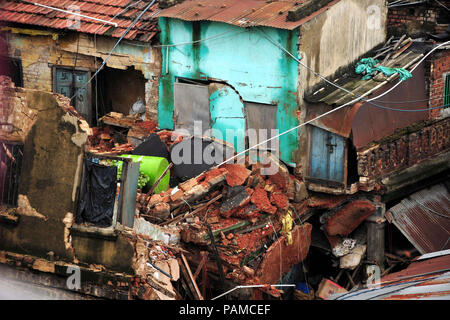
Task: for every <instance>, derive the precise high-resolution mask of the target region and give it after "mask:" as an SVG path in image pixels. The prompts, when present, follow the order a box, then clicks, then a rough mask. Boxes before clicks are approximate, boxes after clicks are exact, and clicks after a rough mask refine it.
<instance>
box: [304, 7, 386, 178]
mask: <svg viewBox="0 0 450 320" xmlns="http://www.w3.org/2000/svg"><path fill="white" fill-rule="evenodd" d="M386 15H387V7H386V3H385V1H384V0H364V1H359V0H344V1H340V2H339V3H337V4H336V5H334V6H332V7H330V8H329V9H328V10H327V11H325V12H324V13H322V14H321V15H319V16H317V17H316V18H314V19H312V20H310V21H309V22H307V23H305V24H304V25H302V26H300V34H299V55H300V56H301V57H302V62H303V63H304V64H305V65H307V66H309V67H311V68H312V69H314V70H315V71H316V72H318V73H320V74H321V75H323V76H325V77H329V76H333V74H335V73H336V72H337V71H338V70H339V68H341V67H346V66H348V65H350V64H352V63H353V62H355V61H356V60H357V59H358V58H359V57H361V56H362V55H363V54H365V53H366V52H367V51H369V50H371V49H372V48H374V47H375V46H377V45H378V44H380V43H382V42H384V41H385V39H386V30H385V23H386ZM298 72H299V77H298V90H297V92H298V95H297V97H298V99H297V102H298V105H299V120H300V122H304V121H305V120H306V116H307V112H306V108H308V104H307V103H306V101H305V100H303V96H304V94H305V92H310V91H312V90H313V88H315V87H317V86H318V84H319V82H320V78H319V77H317V76H315V75H314V74H313V73H312V72H310V71H308V70H307V69H305V68H304V67H302V66H299V69H298ZM309 135H310V134H309V130H308V129H307V128H306V127H305V129H303V130H299V147H298V152H297V154H296V159H297V163H298V167H299V168H300V167H301V168H302V169H303V170H304V171H305V170H308V169H307V168H308V165H309V148H310V143H309V139H310V137H309ZM305 173H306V172H303V174H305Z"/></svg>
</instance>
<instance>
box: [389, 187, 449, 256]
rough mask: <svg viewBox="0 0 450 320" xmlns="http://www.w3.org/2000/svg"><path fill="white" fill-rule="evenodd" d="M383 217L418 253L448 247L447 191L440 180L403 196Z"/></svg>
mask: <svg viewBox="0 0 450 320" xmlns="http://www.w3.org/2000/svg"><path fill="white" fill-rule="evenodd" d="M386 218H387V219H388V221H389V222H390V223H393V224H394V225H395V226H396V227H397V228H398V229H399V230H400V231H401V232H402V233H403V235H404V236H405V237H406V238H407V239H408V240H409V241H410V242H411V243H412V244H413V245H414V247H416V249H417V250H419V252H420V253H422V254H424V253H429V252H434V251H439V250H444V249H450V241H449V238H450V193H449V192H448V190H447V188H446V186H445V184H443V183H441V184H438V185H435V186H433V187H431V188H427V189H422V190H420V191H418V192H416V193H414V194H412V195H411V196H409V197H408V198H405V199H403V200H402V201H401V202H400V203H399V204H397V205H395V206H394V207H392V208H390V209H389V210H388V211H387V212H386Z"/></svg>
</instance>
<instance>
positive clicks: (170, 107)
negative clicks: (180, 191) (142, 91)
mask: <svg viewBox="0 0 450 320" xmlns="http://www.w3.org/2000/svg"><path fill="white" fill-rule="evenodd" d="M159 26H160V29H161V36H160V41H161V44H163V45H164V44H173V43H182V42H189V41H195V40H199V39H206V38H211V37H213V38H211V39H210V40H207V41H204V42H200V43H197V44H187V45H181V46H176V47H170V48H169V50H168V52H167V49H166V48H162V55H163V62H162V75H161V80H160V93H159V105H158V112H159V125H160V127H161V128H167V129H173V128H174V122H173V111H174V93H173V86H174V82H175V81H176V78H177V77H183V78H188V79H194V80H211V81H217V82H220V83H223V84H227V85H229V86H230V87H231V88H233V89H234V90H235V91H236V92H237V93H238V95H239V96H240V97H241V98H242V99H243V101H249V102H256V103H264V104H272V105H276V106H277V127H278V129H279V130H280V131H285V130H287V129H290V128H292V127H294V126H295V125H297V124H298V121H297V118H296V111H297V102H296V94H297V93H296V87H297V76H298V72H297V63H296V62H295V61H294V60H293V59H291V58H288V56H287V55H286V54H284V53H283V52H282V51H281V50H280V49H279V48H278V47H276V46H275V45H273V44H272V43H271V42H269V40H267V39H266V38H264V36H263V34H262V33H261V32H260V31H258V30H257V29H255V28H245V29H244V28H239V27H236V26H233V25H229V24H225V23H214V22H209V21H201V22H194V23H193V22H186V21H182V20H179V19H166V18H160V19H159ZM263 29H264V31H265V32H266V33H267V34H268V35H270V37H272V38H273V39H274V40H275V41H278V42H279V43H280V44H281V45H282V46H284V47H286V48H287V49H288V50H289V51H291V52H294V53H295V52H296V51H297V39H298V34H297V31H296V30H294V31H288V30H281V29H274V28H263ZM214 37H215V38H214ZM166 67H167V68H166ZM216 102H217V100H216ZM241 109H242V106H241ZM211 114H213V112H211ZM240 114H242V112H241V113H240ZM224 117H227V118H232V117H234V115H232V114H225V115H224ZM228 125H229V123H228V124H227V123H224V128H225V126H228ZM242 129H244V130H245V128H242ZM296 136H297V132H296V130H294V131H292V132H290V133H289V134H286V135H284V136H282V137H281V138H280V144H281V145H282V148H281V150H280V151H281V159H282V160H284V161H286V162H290V163H292V162H293V161H292V160H293V159H292V152H293V150H295V149H296V148H297V144H298V142H297V138H296Z"/></svg>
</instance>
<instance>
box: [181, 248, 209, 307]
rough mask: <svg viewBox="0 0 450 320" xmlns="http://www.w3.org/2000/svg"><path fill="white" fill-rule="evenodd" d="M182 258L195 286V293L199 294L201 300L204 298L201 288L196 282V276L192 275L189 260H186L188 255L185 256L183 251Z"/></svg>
mask: <svg viewBox="0 0 450 320" xmlns="http://www.w3.org/2000/svg"><path fill="white" fill-rule="evenodd" d="M181 259H183V263H184V266H185V267H186V270H187V273H188V275H189V279H190V280H191V282H192V285H193V286H194V289H195V293H196V294H197V296H198V299H199V300H204V299H203V296H202V294H201V293H200V290H199V289H198V287H197V283H196V282H195V279H194V276H193V275H192V272H191V268H189V264H188V262H187V260H186V257H185V256H184V254H183V253H182V254H181Z"/></svg>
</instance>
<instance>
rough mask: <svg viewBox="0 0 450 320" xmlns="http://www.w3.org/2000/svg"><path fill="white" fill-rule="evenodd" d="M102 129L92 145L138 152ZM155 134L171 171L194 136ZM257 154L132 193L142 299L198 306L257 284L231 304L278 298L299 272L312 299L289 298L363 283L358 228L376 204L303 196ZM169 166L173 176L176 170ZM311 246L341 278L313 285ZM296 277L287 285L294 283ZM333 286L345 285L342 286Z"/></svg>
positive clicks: (362, 237)
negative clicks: (176, 153)
mask: <svg viewBox="0 0 450 320" xmlns="http://www.w3.org/2000/svg"><path fill="white" fill-rule="evenodd" d="M116 120H117V119H116ZM108 122H109V123H110V124H109V125H108V126H111V122H110V121H106V122H104V123H105V124H106V123H108ZM116 124H117V123H116ZM122 124H123V123H122ZM108 126H106V127H104V128H103V129H101V130H98V131H96V134H94V135H93V137H91V139H92V140H91V141H94V142H95V141H98V139H100V141H103V140H104V141H105V142H100V144H102V143H103V145H107V143H110V144H109V145H108V146H109V148H105V150H108V151H107V152H108V153H109V154H116V155H120V154H123V153H128V152H130V151H132V150H133V149H134V148H135V145H133V144H131V143H130V142H128V141H123V140H120V138H119V139H117V138H113V137H114V134H116V133H117V129H116V131H110V130H111V129H110V128H108ZM135 126H136V125H135V124H134V125H133V126H132V127H131V128H134V127H135ZM141 126H142V125H141ZM144 126H145V125H144ZM131 128H129V131H128V138H130V132H131ZM94 130H95V129H94ZM152 130H153V129H152ZM152 135H153V137H156V139H157V140H158V143H160V145H162V146H163V149H167V155H168V160H169V163H171V159H170V158H171V150H172V149H173V147H174V146H175V145H177V144H179V143H181V142H183V143H186V145H189V144H190V143H191V142H190V141H189V139H191V138H192V137H188V136H183V135H180V134H178V133H176V132H174V131H169V130H160V131H155V132H153V133H152ZM147 136H148V134H147ZM96 139H97V140H96ZM147 139H148V137H147ZM147 139H143V140H145V141H148V140H147ZM202 139H203V138H202ZM111 140H113V141H114V142H112V141H111ZM117 140H119V141H121V142H123V143H122V144H120V143H118V142H117ZM203 141H204V140H203ZM111 143H112V144H111ZM98 145H99V144H97V147H94V149H95V148H99V147H98ZM137 145H138V146H139V144H137ZM100 149H101V148H100ZM91 150H92V148H91ZM259 156H260V158H259V159H260V161H259V162H258V161H254V160H253V159H250V157H249V156H245V157H241V158H239V159H238V161H235V163H231V161H229V162H227V163H226V164H222V165H217V164H216V165H209V166H206V167H201V168H206V169H202V170H201V171H198V168H199V167H195V168H194V167H192V171H193V172H194V171H195V172H201V173H200V174H198V175H195V176H194V174H192V175H191V176H190V177H188V178H185V177H181V176H177V173H176V170H172V169H171V170H170V175H171V178H172V179H171V183H170V188H169V189H168V190H166V191H162V192H160V193H158V194H154V193H153V192H152V190H153V188H152V189H150V191H149V192H148V193H143V192H142V191H141V190H138V194H137V198H136V215H135V224H134V228H133V229H132V230H131V232H132V233H133V234H134V235H135V236H137V238H138V239H139V240H137V241H136V256H135V260H134V269H135V271H136V274H137V275H139V276H140V278H139V279H141V280H139V281H144V282H145V284H144V283H141V284H140V286H142V287H143V288H147V289H145V290H144V289H142V288H141V289H139V290H141V292H137V293H136V294H137V295H138V296H139V297H144V298H149V297H150V296H151V298H152V299H153V298H158V299H185V298H186V297H189V298H190V299H200V300H201V299H204V298H207V297H213V296H214V295H217V294H220V293H222V292H225V291H226V290H228V289H230V288H231V286H232V285H233V284H234V285H243V286H245V285H261V284H263V285H266V286H263V287H262V288H258V290H251V293H250V294H248V295H247V296H245V295H244V296H242V295H240V296H237V298H248V299H250V298H254V299H260V298H262V297H263V296H262V294H263V293H265V294H268V295H269V296H271V297H275V298H280V297H282V294H283V290H280V289H275V287H271V286H269V284H277V283H279V281H280V279H283V277H286V275H287V274H288V273H289V272H291V271H292V270H293V267H298V266H300V265H302V266H303V268H302V271H300V273H301V275H300V278H301V277H303V279H304V281H305V283H306V287H307V288H309V289H311V291H307V293H302V292H301V291H299V290H295V292H294V297H295V296H297V297H302V299H305V297H306V298H307V299H312V298H315V297H319V298H322V299H325V298H327V296H328V295H329V293H330V292H343V291H346V289H350V288H351V287H354V286H356V285H357V283H360V282H361V281H364V280H363V277H362V276H361V275H360V276H357V273H358V272H359V273H360V274H362V273H363V272H362V268H360V267H361V266H362V265H363V264H364V258H365V257H366V251H367V247H366V243H367V230H366V228H365V225H364V223H363V222H364V221H365V220H366V219H367V218H368V217H370V216H371V215H372V214H373V213H374V212H375V210H376V208H375V206H374V203H376V202H377V201H376V199H372V198H371V199H368V198H366V197H364V196H363V197H361V196H359V195H341V196H338V195H326V194H321V193H315V192H309V193H308V191H307V188H306V185H305V182H304V181H303V179H302V177H301V175H299V174H297V172H296V171H295V170H294V172H293V173H292V172H290V171H289V170H288V168H287V167H286V166H285V165H284V164H283V163H282V162H281V161H280V160H279V159H277V158H276V157H275V156H273V155H272V154H271V153H269V152H260V153H259ZM170 166H171V168H172V166H174V168H175V165H174V164H173V163H171V164H170ZM202 166H203V165H202ZM189 168H190V167H189V166H187V171H190V169H189ZM184 170H185V171H186V168H185V169H184ZM167 172H168V171H166V172H165V173H163V175H164V174H168V173H167ZM160 178H161V177H160ZM157 181H158V180H157ZM157 181H156V182H155V184H157V183H158V182H157ZM313 226H314V228H313ZM313 229H314V230H313ZM313 231H314V232H313ZM313 233H314V234H313ZM318 235H319V236H318ZM313 247H314V248H320V249H323V250H324V251H326V252H327V257H326V258H325V259H328V260H327V261H325V260H322V261H323V262H324V264H327V265H330V266H331V267H332V270H337V271H336V273H337V275H334V271H331V273H330V272H329V271H328V273H321V272H322V271H319V273H320V274H319V275H317V274H316V276H317V277H318V278H319V279H318V280H317V281H313V280H312V279H313V278H314V277H315V276H311V273H312V274H314V270H312V272H309V274H308V275H306V273H308V270H307V269H308V268H306V269H305V264H306V265H308V263H309V262H311V261H305V259H306V258H307V257H308V256H310V250H311V248H313ZM315 259H317V258H315ZM322 259H323V257H322ZM307 262H308V263H307ZM191 267H192V270H191ZM343 274H346V275H347V278H348V281H346V280H347V279H345V278H344V277H342V275H343ZM298 276H299V274H298V273H297V274H296V275H295V276H294V278H293V279H296V280H295V281H297V280H298V279H299V277H298ZM343 278H344V279H343ZM143 279H144V280H143ZM200 279H201V282H200ZM307 279H311V282H309V283H308V280H307ZM329 279H331V280H332V281H331V280H329ZM356 279H358V280H356ZM210 280H212V281H214V284H215V285H214V286H212V285H211V281H210ZM343 281H344V282H343ZM197 282H199V285H197ZM302 283H303V282H302ZM339 283H341V284H342V283H347V285H346V288H343V287H341V286H340V285H339ZM344 286H345V285H344ZM138 287H139V286H136V288H138ZM211 288H214V289H215V291H214V294H212V292H211ZM309 289H308V290H309ZM208 290H210V291H209V292H207V291H208ZM314 290H316V292H314ZM327 292H328V293H327Z"/></svg>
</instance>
